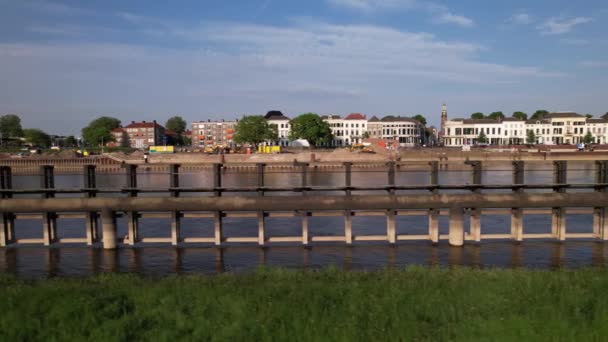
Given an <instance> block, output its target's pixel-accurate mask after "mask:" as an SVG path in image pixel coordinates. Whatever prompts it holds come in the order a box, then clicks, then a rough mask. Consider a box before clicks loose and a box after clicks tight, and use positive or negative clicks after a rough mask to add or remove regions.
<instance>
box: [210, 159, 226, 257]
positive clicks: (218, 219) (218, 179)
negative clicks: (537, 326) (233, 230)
mask: <svg viewBox="0 0 608 342" xmlns="http://www.w3.org/2000/svg"><path fill="white" fill-rule="evenodd" d="M212 173H213V174H212V177H213V189H214V190H215V191H214V195H215V196H217V197H221V196H222V191H221V190H220V188H221V187H222V164H217V163H215V164H213V168H212ZM223 218H224V214H223V213H222V212H221V211H216V212H214V213H213V232H214V240H215V245H216V246H221V245H222V243H223V242H224V224H223Z"/></svg>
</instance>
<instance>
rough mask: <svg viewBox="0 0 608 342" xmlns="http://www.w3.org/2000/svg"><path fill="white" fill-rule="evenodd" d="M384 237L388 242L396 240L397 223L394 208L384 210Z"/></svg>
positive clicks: (392, 242)
mask: <svg viewBox="0 0 608 342" xmlns="http://www.w3.org/2000/svg"><path fill="white" fill-rule="evenodd" d="M386 239H387V240H388V242H389V243H390V244H394V243H396V242H397V224H396V221H395V211H394V210H388V211H387V212H386Z"/></svg>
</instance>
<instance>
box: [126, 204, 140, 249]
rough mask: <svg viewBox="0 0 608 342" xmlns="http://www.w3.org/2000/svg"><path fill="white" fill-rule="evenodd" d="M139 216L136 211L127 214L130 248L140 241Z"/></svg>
mask: <svg viewBox="0 0 608 342" xmlns="http://www.w3.org/2000/svg"><path fill="white" fill-rule="evenodd" d="M138 218H139V214H138V213H137V212H135V211H130V212H128V213H127V234H128V238H129V242H128V244H129V245H130V246H133V245H135V243H136V242H137V240H138V239H139V220H138Z"/></svg>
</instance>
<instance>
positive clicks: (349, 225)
mask: <svg viewBox="0 0 608 342" xmlns="http://www.w3.org/2000/svg"><path fill="white" fill-rule="evenodd" d="M352 215H353V214H352V212H351V211H350V210H344V238H345V241H346V244H347V245H351V244H352V243H353V216H352Z"/></svg>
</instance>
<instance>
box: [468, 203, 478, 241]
mask: <svg viewBox="0 0 608 342" xmlns="http://www.w3.org/2000/svg"><path fill="white" fill-rule="evenodd" d="M469 223H470V232H471V236H472V237H473V240H474V241H475V242H479V241H481V210H479V209H471V215H470V217H469Z"/></svg>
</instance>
